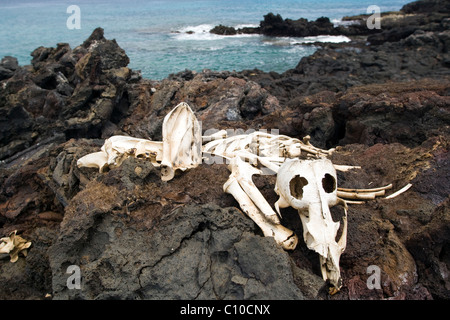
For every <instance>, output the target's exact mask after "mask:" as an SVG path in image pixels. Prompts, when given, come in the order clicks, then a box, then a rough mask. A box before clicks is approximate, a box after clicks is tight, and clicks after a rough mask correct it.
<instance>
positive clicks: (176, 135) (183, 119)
mask: <svg viewBox="0 0 450 320" xmlns="http://www.w3.org/2000/svg"><path fill="white" fill-rule="evenodd" d="M162 134H163V148H162V150H163V156H162V162H161V179H162V180H163V181H168V180H171V179H172V178H173V177H174V175H175V171H176V170H177V169H180V170H182V171H184V170H186V169H190V168H194V167H197V166H198V165H199V164H200V163H201V161H202V133H201V127H200V124H199V123H198V121H197V118H196V117H195V115H194V112H193V111H192V110H191V108H190V107H189V105H188V104H187V103H184V102H182V103H180V104H179V105H177V106H176V107H175V108H174V109H173V110H172V111H170V112H169V114H168V115H166V116H165V118H164V121H163V126H162Z"/></svg>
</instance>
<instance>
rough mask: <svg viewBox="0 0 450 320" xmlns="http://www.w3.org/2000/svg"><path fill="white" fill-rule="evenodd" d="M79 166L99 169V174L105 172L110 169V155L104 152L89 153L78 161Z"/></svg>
mask: <svg viewBox="0 0 450 320" xmlns="http://www.w3.org/2000/svg"><path fill="white" fill-rule="evenodd" d="M77 166H78V167H79V168H80V167H88V168H98V172H103V171H104V170H105V168H107V167H108V154H107V153H106V152H103V151H100V152H94V153H89V154H87V155H85V156H84V157H81V158H80V159H78V161H77Z"/></svg>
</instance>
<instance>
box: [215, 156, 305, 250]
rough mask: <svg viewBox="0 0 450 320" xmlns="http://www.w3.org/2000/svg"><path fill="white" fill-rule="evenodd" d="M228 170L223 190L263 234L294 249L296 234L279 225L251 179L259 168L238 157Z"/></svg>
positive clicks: (274, 214) (296, 241)
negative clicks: (228, 175) (228, 176)
mask: <svg viewBox="0 0 450 320" xmlns="http://www.w3.org/2000/svg"><path fill="white" fill-rule="evenodd" d="M230 170H231V175H230V178H229V179H228V181H227V182H226V183H225V184H224V186H223V189H224V191H225V192H226V193H229V194H231V195H232V196H233V197H234V198H235V199H236V201H237V202H238V203H239V206H240V207H241V209H242V210H243V211H244V212H245V213H246V214H247V215H248V216H249V217H250V219H252V220H253V221H254V222H255V223H256V224H257V225H258V226H259V227H260V228H261V230H262V232H263V234H264V236H266V237H273V238H274V240H275V242H276V243H278V244H279V245H280V246H281V247H283V248H284V249H286V250H293V249H295V247H296V246H297V243H298V238H297V236H296V235H295V233H294V232H293V231H292V230H290V229H288V228H286V227H284V226H282V225H281V223H280V220H279V219H278V217H277V215H276V213H275V212H274V211H273V210H272V208H271V207H270V205H269V203H268V202H267V201H266V199H265V198H264V197H263V196H262V195H261V193H260V192H259V190H258V189H257V188H256V187H255V186H254V184H253V182H252V181H251V177H252V175H253V174H257V173H259V170H258V169H256V168H254V167H252V166H251V165H250V164H248V163H246V162H244V161H242V160H241V159H240V158H239V157H235V158H233V159H231V163H230Z"/></svg>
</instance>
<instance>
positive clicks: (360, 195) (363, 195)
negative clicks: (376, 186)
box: [337, 190, 384, 200]
mask: <svg viewBox="0 0 450 320" xmlns="http://www.w3.org/2000/svg"><path fill="white" fill-rule="evenodd" d="M380 195H384V190H382V191H377V192H370V193H369V192H366V193H357V192H345V191H339V190H338V191H337V196H338V197H341V198H346V199H360V200H373V199H375V197H376V196H380Z"/></svg>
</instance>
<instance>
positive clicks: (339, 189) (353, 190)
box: [335, 166, 392, 192]
mask: <svg viewBox="0 0 450 320" xmlns="http://www.w3.org/2000/svg"><path fill="white" fill-rule="evenodd" d="M335 167H336V166H335ZM337 189H338V191H345V192H376V191H381V190H388V189H392V183H391V184H388V185H387V186H384V187H379V188H372V189H348V188H337Z"/></svg>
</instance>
